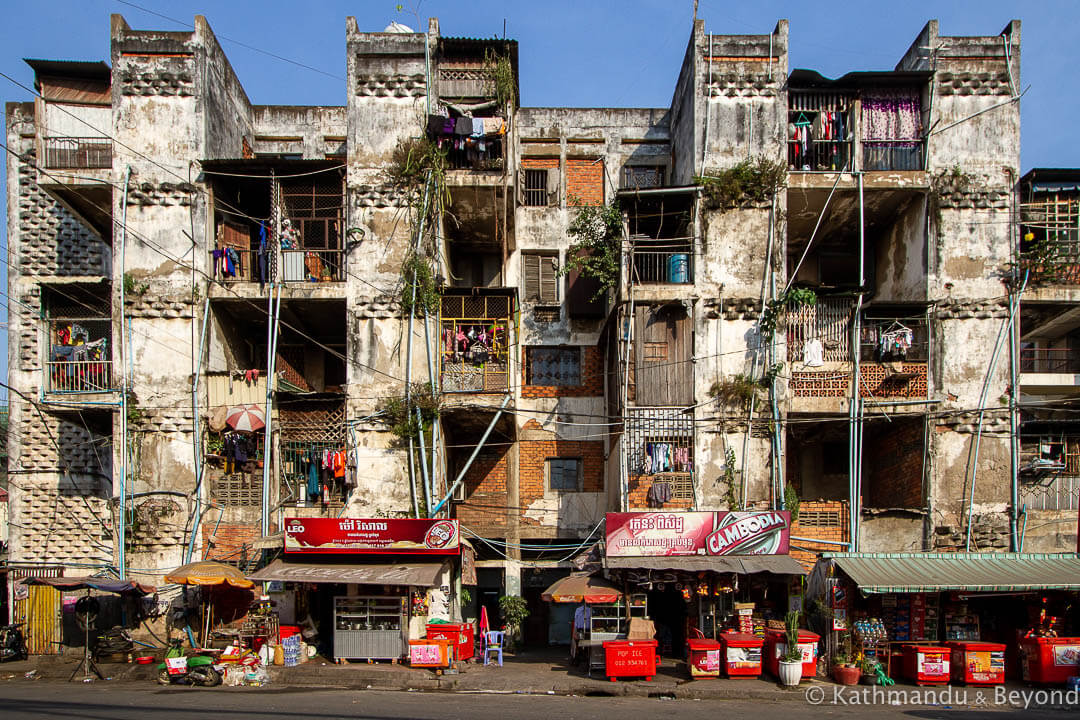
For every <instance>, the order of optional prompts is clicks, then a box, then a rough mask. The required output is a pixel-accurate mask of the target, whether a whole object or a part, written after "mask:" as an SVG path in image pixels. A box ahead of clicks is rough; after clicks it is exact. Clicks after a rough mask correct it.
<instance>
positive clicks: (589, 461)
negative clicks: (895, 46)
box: [6, 16, 1080, 601]
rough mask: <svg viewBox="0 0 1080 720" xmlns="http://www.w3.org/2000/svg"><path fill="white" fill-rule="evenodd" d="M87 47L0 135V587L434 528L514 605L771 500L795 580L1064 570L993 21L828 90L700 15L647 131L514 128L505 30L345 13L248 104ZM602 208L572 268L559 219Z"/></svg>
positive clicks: (251, 560)
mask: <svg viewBox="0 0 1080 720" xmlns="http://www.w3.org/2000/svg"><path fill="white" fill-rule="evenodd" d="M111 41H112V44H111V47H112V50H111V57H110V59H109V63H107V64H106V63H103V62H67V61H53V60H48V61H46V60H31V61H28V62H29V63H30V65H31V66H32V67H33V69H34V71H35V74H36V83H35V89H36V90H37V91H38V92H39V93H40V97H37V98H36V99H35V100H34V101H33V102H17V103H9V104H8V105H7V108H6V130H7V143H8V145H9V147H10V148H12V149H13V150H14V151H15V153H17V154H11V155H9V156H8V162H7V173H8V178H9V184H8V198H7V203H8V237H9V255H8V258H9V267H10V273H9V281H8V290H7V292H8V297H9V302H10V309H11V316H10V317H11V326H10V327H11V329H10V333H11V335H10V344H9V347H10V350H9V367H10V370H9V382H10V385H11V386H12V388H13V396H12V402H11V434H10V439H9V445H10V448H9V449H10V458H11V468H12V471H11V522H12V526H11V545H10V560H11V565H12V568H13V569H18V570H17V571H16V573H13V577H14V575H15V574H17V572H28V571H29V570H28V569H29V568H40V567H45V568H50V569H58V568H63V569H64V570H65V571H67V572H69V573H71V574H75V573H76V572H78V573H82V572H83V571H84V570H89V569H98V568H103V567H113V568H117V569H121V568H122V569H123V572H124V573H126V574H128V575H134V576H141V577H145V578H146V579H148V580H152V579H153V578H154V577H157V578H158V579H160V575H161V574H163V573H164V572H165V571H166V570H168V569H171V568H173V567H175V566H177V565H179V564H181V563H182V562H184V561H186V560H188V559H191V558H202V557H209V558H218V559H222V560H224V561H226V562H237V563H241V564H244V565H245V566H249V567H250V566H253V565H255V564H257V563H258V562H259V560H260V557H261V554H262V550H263V548H265V547H269V546H270V545H272V544H273V540H272V538H273V537H274V536H275V533H280V532H281V524H282V521H283V518H285V517H292V516H301V517H304V516H331V517H333V516H346V517H385V516H408V517H411V516H422V517H423V516H429V515H431V516H444V517H452V518H457V519H458V520H459V521H460V523H461V526H462V531H463V533H464V535H465V537H466V538H468V539H470V540H471V542H472V543H473V545H474V546H475V547H476V549H477V552H478V556H479V561H478V587H479V590H480V599H484V597H486V595H485V594H487V595H493V594H504V593H506V594H518V593H521V594H524V595H525V596H526V597H529V598H532V599H535V600H537V601H538V599H539V598H538V595H539V591H540V590H541V589H542V588H543V587H545V586H546V585H547V584H548V583H549V582H550V581H551V580H552V579H553V578H555V577H557V576H559V575H561V574H565V573H566V572H567V570H566V568H567V566H568V564H567V562H566V559H567V558H569V557H571V556H573V555H574V554H576V553H577V552H579V551H580V548H579V546H580V547H584V548H587V547H588V546H589V545H591V543H592V542H594V541H595V540H596V539H598V538H599V537H601V534H600V531H601V530H602V522H603V519H604V513H605V512H606V511H618V510H634V509H646V508H664V509H722V508H733V509H734V508H744V509H746V508H749V509H755V508H788V509H792V507H793V506H794V505H795V504H796V503H797V504H798V507H799V511H798V519H797V521H796V522H795V524H794V527H793V531H792V535H793V536H794V537H795V538H797V539H794V540H793V541H792V542H793V545H794V546H795V550H794V551H793V554H796V555H797V557H799V558H801V559H803V560H805V561H809V560H811V559H812V558H813V557H814V554H815V553H816V552H821V551H826V550H839V549H845V548H848V547H851V548H854V549H859V550H864V551H935V550H963V549H965V548H969V549H971V550H978V551H992V550H1002V549H1009V548H1013V549H1015V548H1017V547H1019V544H1020V542H1021V540H1020V538H1021V533H1022V532H1023V533H1025V534H1026V538H1024V540H1023V543H1024V549H1026V550H1047V551H1056V550H1071V549H1072V548H1074V547H1075V534H1076V525H1075V514H1076V507H1077V505H1076V502H1077V487H1076V482H1077V478H1078V477H1080V467H1074V466H1075V465H1076V455H1075V454H1074V453H1073V450H1074V449H1075V445H1074V443H1073V441H1072V440H1071V439H1070V440H1068V441H1066V440H1065V438H1066V437H1068V436H1069V433H1070V432H1071V430H1069V428H1071V427H1072V425H1070V424H1067V423H1063V422H1062V421H1061V419H1060V418H1059V417H1058V416H1057V415H1056V414H1055V413H1056V411H1055V410H1054V408H1055V405H1054V404H1053V401H1055V400H1058V399H1060V398H1062V397H1067V396H1068V395H1069V394H1070V393H1073V392H1075V382H1074V376H1072V375H1068V374H1063V373H1059V372H1051V371H1052V370H1055V368H1050V367H1043V365H1044V364H1046V363H1047V362H1049V361H1050V360H1052V359H1054V358H1056V357H1057V356H1058V355H1059V354H1061V353H1062V352H1066V353H1067V352H1068V351H1067V350H1062V348H1067V347H1069V344H1068V340H1067V338H1068V337H1069V335H1070V333H1072V332H1074V331H1073V328H1075V327H1076V326H1078V325H1080V320H1077V319H1076V317H1077V311H1076V309H1075V308H1076V305H1075V302H1076V300H1077V297H1076V295H1075V289H1070V288H1068V287H1066V286H1065V283H1064V282H1063V281H1061V280H1060V279H1059V280H1056V281H1046V282H1041V283H1040V282H1038V281H1037V280H1038V279H1037V278H1035V277H1031V281H1030V282H1029V283H1028V287H1027V288H1025V290H1024V294H1023V295H1022V296H1021V294H1020V289H1021V286H1022V285H1023V280H1022V278H1021V276H1022V275H1023V272H1022V268H1023V267H1024V263H1023V261H1022V259H1021V258H1020V257H1019V256H1018V252H1019V251H1020V249H1021V247H1022V245H1021V236H1022V234H1024V233H1026V232H1029V231H1025V230H1024V229H1023V228H1022V227H1021V226H1020V222H1021V220H1022V217H1021V208H1022V207H1028V206H1029V205H1030V206H1031V207H1032V208H1034V207H1035V206H1034V204H1033V203H1034V202H1035V201H1036V200H1038V199H1039V198H1042V199H1043V200H1045V199H1046V198H1045V197H1043V196H1041V195H1038V193H1039V190H1038V187H1043V186H1038V187H1037V188H1036V189H1035V190H1031V188H1030V187H1029V190H1031V191H1030V192H1028V193H1027V195H1025V196H1023V197H1022V196H1021V192H1020V186H1021V183H1020V177H1019V168H1020V158H1019V148H1020V142H1019V141H1020V115H1019V105H1018V103H1017V102H1016V100H1017V97H1018V90H1019V87H1020V23H1019V22H1018V21H1013V22H1011V23H1010V24H1008V25H1007V26H1006V27H1005V28H1004V30H1003V32H1002V33H1001V34H1000V35H997V36H986V37H966V36H948V35H941V34H939V32H938V24H937V22H936V21H931V22H929V23H928V24H927V25H926V27H925V28H924V30H923V31H922V32H921V33H920V34H919V36H918V37H917V38H915V39H914V42H913V43H912V45H911V47H910V48H909V49H908V50H907V51H906V52H904V53H903V55H902V56H901V57H900V59H899V62H898V63H897V65H896V67H895V69H894V70H889V71H880V72H879V71H857V72H852V73H849V74H847V75H845V76H843V77H841V78H839V79H836V80H831V79H828V78H825V77H822V76H821V75H819V74H817V73H815V72H812V71H808V70H798V69H794V67H793V66H792V64H791V63H792V59H791V58H789V55H788V24H787V22H786V21H780V22H779V23H778V24H777V26H776V28H775V29H774V30H773V31H772V32H771V33H768V34H762V35H721V34H708V33H706V31H705V24H704V22H703V21H700V20H698V21H696V22H695V23H694V26H693V30H692V32H691V35H690V38H689V43H688V45H687V49H686V55H685V58H684V60H683V64H682V67H681V69H680V70H679V73H678V79H677V82H676V84H675V87H674V88H673V96H672V101H671V105H670V107H663V108H645V109H628V108H591V109H580V108H536V107H520V106H519V105H518V102H517V98H518V96H519V94H518V92H517V91H518V88H517V70H518V65H517V61H518V58H517V44H516V42H514V41H511V40H479V39H471V38H463V37H448V36H444V35H443V34H442V32H441V31H440V27H439V24H438V21H437V20H432V21H431V24H430V27H429V28H428V31H427V32H426V33H424V32H416V33H414V32H363V31H361V30H360V28H358V27H357V24H356V22H355V20H354V19H351V18H350V19H348V20H347V26H346V43H347V57H348V60H347V81H346V87H345V102H344V104H343V105H341V106H332V107H298V106H261V105H254V104H252V102H251V101H250V99H249V98H248V97H247V95H246V94H245V92H244V89H243V86H242V84H241V80H240V79H239V78H238V77H236V75H235V74H234V72H233V70H232V68H231V66H230V64H229V61H228V59H227V58H226V56H225V54H224V52H223V50H222V48H221V46H220V45H219V43H218V41H217V40H216V39H215V37H214V34H213V33H212V31H211V29H210V27H209V25H208V24H207V22H206V21H205V19H203V18H202V17H197V18H196V20H195V28H194V30H193V31H191V32H163V31H152V30H135V29H132V28H131V27H130V26H129V25H128V24H127V22H125V20H124V19H123V18H122V17H120V16H113V17H112V23H111ZM461 117H465V118H471V119H472V120H471V122H470V123H468V127H467V128H466V129H465V130H462V127H463V126H462V125H461V123H460V122H459V121H458V118H461ZM420 138H426V139H427V140H428V141H430V142H429V144H428V145H426V146H425V145H424V144H423V143H417V142H415V140H416V139H420ZM410 139H412V140H413V141H414V142H410ZM432 146H438V147H440V149H441V153H442V154H441V158H442V159H441V161H440V163H439V165H438V168H437V170H438V172H435V173H433V175H432V177H433V179H432V180H431V181H430V182H428V180H427V177H428V176H427V175H421V174H420V173H418V172H416V171H415V163H412V164H410V160H415V158H411V157H410V155H409V153H408V150H409V149H413V150H416V149H417V148H420V149H422V148H423V147H427V148H429V149H430V148H431V147H432ZM417 152H419V151H417ZM429 167H430V166H429V165H422V168H423V169H424V170H427V169H428V168H429ZM1036 179H1037V178H1036ZM392 180H393V181H392ZM1029 180H1030V178H1029ZM1032 182H1033V181H1032ZM1028 185H1029V186H1030V185H1031V182H1029V183H1028ZM1036 185H1038V183H1036ZM1067 185H1068V184H1067V183H1062V184H1060V186H1058V190H1060V191H1061V194H1062V200H1061V202H1063V203H1064V205H1063V206H1062V207H1066V208H1068V207H1071V208H1072V214H1071V215H1068V214H1067V213H1066V215H1065V216H1062V217H1063V218H1064V219H1062V220H1061V222H1064V223H1065V225H1063V226H1061V228H1057V229H1065V230H1067V231H1069V232H1072V233H1073V235H1072V236H1071V237H1072V238H1073V242H1075V232H1076V219H1077V215H1076V211H1075V208H1076V204H1075V199H1076V198H1075V192H1074V193H1073V195H1072V196H1071V197H1072V200H1071V202H1072V204H1071V205H1069V202H1070V200H1069V195H1068V193H1069V190H1068V187H1067ZM1043 190H1045V188H1043ZM1033 193H1034V194H1033ZM1044 195H1045V192H1044ZM1036 196H1038V197H1036ZM614 201H617V202H618V207H619V208H620V211H621V219H620V221H619V222H618V223H616V224H617V225H618V226H619V227H618V228H617V231H618V232H616V234H617V235H618V236H619V237H618V238H617V239H618V244H617V251H616V252H615V253H614V254H613V257H614V260H615V263H614V265H611V264H610V263H609V264H607V265H603V263H599V264H600V265H601V266H602V270H603V271H606V274H605V272H601V273H599V274H600V276H601V277H600V278H599V279H597V277H595V275H596V273H593V274H592V275H590V273H588V272H582V271H580V270H579V269H577V268H576V267H574V264H573V263H572V262H571V261H572V259H573V255H572V253H571V252H570V247H571V245H572V243H573V242H575V240H576V239H580V238H581V237H582V236H581V235H580V234H579V235H573V234H570V233H568V231H569V230H571V228H572V227H573V226H574V224H575V221H577V220H579V215H580V213H581V208H582V207H592V208H603V207H604V206H606V205H609V204H611V203H613V202H614ZM1022 202H1023V203H1024V204H1022ZM1055 207H1057V206H1055ZM608 217H609V218H610V216H608ZM1025 217H1026V218H1027V219H1028V221H1029V222H1033V221H1031V216H1027V215H1026V216H1025ZM1039 217H1043V216H1039ZM1055 218H1058V216H1057V215H1055ZM1070 218H1071V219H1070ZM1057 221H1058V220H1057V219H1055V222H1057ZM1069 222H1071V223H1072V224H1071V225H1068V223H1069ZM1045 224H1046V223H1045V222H1040V223H1039V225H1040V228H1041V227H1042V226H1043V225H1045ZM1055 227H1057V226H1055ZM593 228H594V230H595V226H593ZM1070 228H1071V230H1070ZM586 234H587V233H586ZM594 234H595V233H594ZM601 234H603V233H601ZM609 235H610V234H609ZM1029 244H1030V243H1029ZM593 257H597V253H594V256H593ZM1029 267H1030V266H1029ZM1040 267H1041V266H1040ZM1018 269H1020V271H1018ZM567 270H569V272H568V271H567ZM1035 274H1036V275H1037V274H1038V273H1035ZM605 281H606V282H609V283H610V288H608V289H607V290H606V292H605V291H604V287H603V283H604V282H605ZM806 291H812V293H807V292H806ZM1021 297H1022V300H1023V305H1022V306H1021V305H1020V300H1021ZM1029 300H1030V304H1029ZM1029 331H1031V332H1029ZM1014 332H1015V333H1021V334H1024V336H1025V337H1024V338H1021V337H1019V336H1013V333H1014ZM1032 333H1033V334H1032ZM1029 335H1030V337H1028V336H1029ZM1025 338H1026V339H1027V341H1028V344H1026V345H1025V346H1024V347H1025V348H1028V347H1029V346H1030V350H1025V352H1026V353H1027V354H1026V355H1025V359H1024V360H1023V361H1021V358H1020V352H1019V347H1020V344H1021V343H1022V342H1024V341H1025ZM1069 357H1071V356H1069ZM1025 363H1027V364H1026V365H1025ZM1043 370H1046V371H1047V372H1041V371H1043ZM1036 375H1038V377H1035V376H1036ZM1017 378H1019V379H1018V380H1017ZM268 383H269V387H268ZM407 389H408V395H409V399H408V402H407V403H406V401H405V400H406V398H405V396H406V390H407ZM388 398H398V399H400V402H397V403H389V404H388V403H387V399H388ZM1048 400H1049V401H1051V402H1045V401H1048ZM245 404H247V405H254V406H257V407H260V408H261V407H264V406H265V407H268V412H267V413H266V422H267V423H268V424H269V426H270V429H269V432H267V431H265V430H264V431H261V432H259V433H256V434H252V435H247V436H240V437H239V438H237V437H234V436H233V435H232V434H230V433H229V432H228V427H227V426H225V425H224V423H223V419H224V418H223V413H224V412H225V408H229V407H235V406H239V405H245ZM1025 404H1028V405H1025ZM1028 406H1030V407H1028ZM402 407H405V408H406V410H405V411H402ZM414 407H415V408H417V410H413V408H414ZM436 407H437V412H436V410H435V408H436ZM417 412H418V413H419V414H416V413H417ZM432 417H434V418H435V420H434V422H429V420H431V418H432ZM414 418H419V420H414ZM413 423H415V424H413ZM1029 423H1035V424H1031V425H1029ZM416 425H422V426H423V427H424V429H423V430H422V431H421V432H414V431H413V430H414V429H415V427H416ZM1024 428H1029V429H1028V430H1024ZM223 430H224V432H223ZM266 442H269V445H270V447H269V449H268V450H267V448H266ZM1050 442H1054V443H1059V444H1061V447H1062V448H1064V447H1066V446H1067V447H1068V449H1069V451H1068V452H1069V454H1068V462H1067V463H1064V466H1063V467H1064V472H1063V471H1062V470H1063V468H1059V467H1057V465H1054V464H1053V462H1054V457H1057V456H1056V455H1053V453H1055V452H1057V451H1056V450H1053V451H1051V453H1050V455H1048V456H1047V457H1045V458H1044V457H1043V453H1042V450H1043V447H1042V446H1043V445H1044V444H1047V443H1050ZM410 443H411V445H410ZM410 447H412V452H411V453H410V450H409V448H410ZM658 448H662V450H658ZM125 449H126V451H125ZM339 451H341V452H344V453H345V457H346V464H347V467H346V470H345V472H344V473H343V476H333V475H332V474H331V475H329V476H328V475H326V474H322V475H318V476H317V477H316V478H315V479H314V482H312V479H311V477H310V476H309V474H308V469H309V468H310V466H311V464H312V463H311V460H312V458H314V457H315V456H316V455H319V456H321V455H322V454H323V453H327V452H329V453H331V454H332V453H335V452H339ZM1051 456H1053V457H1051ZM1047 458H1049V459H1047ZM1061 460H1062V462H1064V452H1062V453H1061ZM1048 463H1050V464H1048ZM1065 466H1067V467H1065ZM1047 467H1049V468H1051V469H1050V470H1046V469H1045V468H1047ZM1040 468H1043V469H1040ZM1022 509H1023V512H1022ZM266 538H270V540H267V539H266Z"/></svg>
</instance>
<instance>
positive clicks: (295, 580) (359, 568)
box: [248, 518, 472, 666]
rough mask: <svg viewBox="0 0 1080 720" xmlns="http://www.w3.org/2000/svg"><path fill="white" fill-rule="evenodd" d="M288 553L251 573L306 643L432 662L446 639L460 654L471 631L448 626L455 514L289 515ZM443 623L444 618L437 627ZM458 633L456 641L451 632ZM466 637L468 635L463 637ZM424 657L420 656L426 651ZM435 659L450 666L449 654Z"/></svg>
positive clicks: (343, 653) (353, 654)
mask: <svg viewBox="0 0 1080 720" xmlns="http://www.w3.org/2000/svg"><path fill="white" fill-rule="evenodd" d="M282 541H283V549H284V554H285V556H284V557H283V558H281V559H278V560H275V561H274V562H272V563H271V564H270V565H268V566H266V567H265V568H262V569H261V570H258V571H257V572H255V573H253V574H251V575H249V576H248V577H249V578H250V579H251V580H254V581H256V582H264V583H269V584H270V585H268V591H269V595H270V597H271V598H273V599H274V600H275V602H276V605H277V607H278V608H279V620H280V622H281V623H282V624H283V625H287V626H294V625H295V626H297V627H299V628H300V632H301V634H302V636H303V637H304V639H305V640H306V641H307V642H308V643H312V644H316V643H317V644H319V645H321V647H322V650H323V651H324V652H325V653H326V654H327V655H328V656H330V657H333V658H335V659H337V660H338V661H345V660H369V661H371V660H391V661H393V662H397V661H398V660H400V659H402V658H412V657H413V655H414V652H413V648H414V647H421V646H420V645H415V644H413V643H412V641H417V640H427V639H428V638H427V636H428V634H429V633H428V628H429V627H430V626H435V625H439V629H438V630H437V631H436V632H435V633H434V635H435V636H439V637H432V638H431V639H432V640H433V642H429V643H425V644H423V646H422V647H423V648H425V649H424V650H417V651H416V652H417V653H419V654H418V655H417V659H418V660H419V662H420V664H422V665H425V666H426V665H427V664H430V662H433V660H432V658H433V657H434V656H433V655H432V653H431V651H430V650H429V648H432V647H436V646H437V645H439V643H438V642H434V641H435V640H440V638H442V639H446V642H447V643H448V645H447V647H448V650H447V652H448V653H449V654H450V656H451V657H453V658H459V659H460V657H462V656H464V654H465V653H464V652H462V650H461V649H460V648H461V646H462V645H463V644H465V643H468V644H470V645H471V643H472V639H471V628H469V627H463V626H461V624H460V623H457V624H455V625H454V628H453V631H452V632H451V630H450V625H446V624H445V623H453V621H454V620H455V619H457V620H459V619H460V618H459V617H457V618H455V617H453V616H454V615H458V614H459V613H460V609H458V608H456V607H452V603H451V601H452V597H453V593H452V592H451V588H452V587H453V586H454V585H455V579H456V578H455V574H456V573H457V572H459V568H460V565H457V564H455V563H454V562H453V558H454V557H455V556H459V554H460V552H461V550H460V538H459V531H458V525H457V521H455V520H415V519H386V518H378V519H375V518H372V519H362V518H289V519H287V520H286V521H285V532H284V535H283V540H282ZM440 623H444V624H440ZM451 634H452V635H453V638H449V635H451ZM463 634H467V635H469V639H468V640H463V639H462V637H463ZM420 655H422V656H423V657H422V658H420ZM437 660H438V663H439V664H441V665H442V666H446V664H447V663H448V662H449V659H448V658H447V657H443V656H442V655H440V657H439V658H437Z"/></svg>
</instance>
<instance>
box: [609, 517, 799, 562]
mask: <svg viewBox="0 0 1080 720" xmlns="http://www.w3.org/2000/svg"><path fill="white" fill-rule="evenodd" d="M606 535H607V538H606V539H607V543H606V549H605V552H606V554H607V556H608V557H646V556H672V555H786V554H787V553H788V543H789V541H790V537H791V514H790V513H788V512H787V511H786V510H768V511H764V512H728V511H726V510H721V511H716V512H712V511H710V512H628V513H608V514H607V520H606Z"/></svg>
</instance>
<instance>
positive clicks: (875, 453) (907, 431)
mask: <svg viewBox="0 0 1080 720" xmlns="http://www.w3.org/2000/svg"><path fill="white" fill-rule="evenodd" d="M868 435H869V436H868V437H867V438H866V441H865V447H864V448H863V457H864V458H866V463H865V465H864V471H865V476H864V479H863V503H864V504H865V505H866V507H877V508H885V507H902V508H920V507H922V506H923V505H924V503H923V498H922V494H923V493H922V490H923V482H922V474H923V423H922V421H921V420H898V419H896V418H893V422H891V423H889V424H888V426H887V427H885V428H882V429H881V430H878V431H872V432H871V433H869V434H868Z"/></svg>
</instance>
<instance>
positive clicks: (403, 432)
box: [377, 383, 441, 447]
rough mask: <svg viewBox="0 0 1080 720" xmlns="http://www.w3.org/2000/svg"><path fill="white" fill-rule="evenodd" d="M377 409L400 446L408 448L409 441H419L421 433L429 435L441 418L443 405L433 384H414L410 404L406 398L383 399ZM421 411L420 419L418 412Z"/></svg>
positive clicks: (411, 389) (410, 391)
mask: <svg viewBox="0 0 1080 720" xmlns="http://www.w3.org/2000/svg"><path fill="white" fill-rule="evenodd" d="M377 409H378V410H379V412H380V413H381V418H382V421H383V422H384V423H385V424H386V425H387V427H388V429H389V430H390V432H391V433H392V434H393V435H394V436H395V437H396V438H397V444H398V446H399V447H400V446H406V445H408V443H409V440H410V439H411V440H419V438H420V433H422V432H423V433H428V432H430V430H431V427H432V425H434V424H435V421H436V420H437V419H438V417H439V413H440V411H441V404H440V402H439V398H438V397H437V396H436V395H435V393H434V392H433V391H432V387H431V383H413V385H412V387H411V388H410V390H409V403H408V404H406V403H405V396H404V395H400V396H392V397H388V398H385V399H383V400H382V401H381V402H380V403H379V405H378V407H377ZM417 409H419V410H420V418H419V419H417V417H416V410H417Z"/></svg>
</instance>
